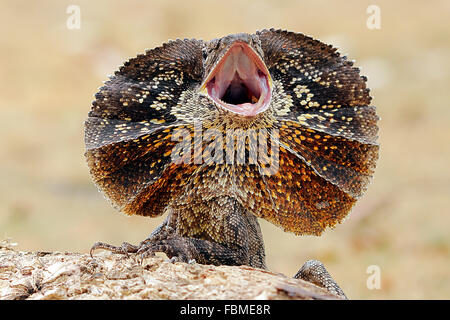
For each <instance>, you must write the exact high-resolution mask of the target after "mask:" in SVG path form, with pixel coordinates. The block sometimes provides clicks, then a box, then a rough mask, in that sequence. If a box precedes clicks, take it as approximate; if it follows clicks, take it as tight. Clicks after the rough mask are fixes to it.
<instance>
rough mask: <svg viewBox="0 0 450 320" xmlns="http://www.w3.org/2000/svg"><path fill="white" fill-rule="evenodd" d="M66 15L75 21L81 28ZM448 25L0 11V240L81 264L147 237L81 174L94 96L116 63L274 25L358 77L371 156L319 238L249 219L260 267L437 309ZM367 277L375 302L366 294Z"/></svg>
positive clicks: (434, 12)
mask: <svg viewBox="0 0 450 320" xmlns="http://www.w3.org/2000/svg"><path fill="white" fill-rule="evenodd" d="M70 5H76V6H78V8H79V9H80V14H81V15H80V18H81V19H80V22H81V24H80V28H79V29H76V23H75V25H74V24H73V21H72V20H70V19H71V16H72V14H73V12H72V11H70V10H69V11H70V13H67V10H68V7H69V6H70ZM370 5H376V6H377V7H378V8H379V9H380V11H379V13H380V15H379V17H380V18H381V20H380V21H378V22H380V25H379V26H380V29H373V28H372V29H371V28H368V20H369V26H376V24H377V21H374V20H373V19H374V17H373V14H374V11H370V10H369V13H368V12H367V10H368V7H369V6H370ZM371 17H372V18H371ZM375 18H376V17H375ZM68 19H69V21H68ZM371 19H372V20H371ZM448 21H450V2H449V1H445V0H443V1H434V2H433V4H432V5H426V4H425V2H421V1H417V2H412V1H395V2H394V1H375V0H374V1H361V0H359V1H345V2H344V1H339V2H337V1H317V0H314V1H288V0H279V1H261V0H257V1H240V0H227V1H212V0H208V1H167V0H161V1H145V2H144V1H137V0H135V1H111V0H97V1H95V2H94V1H75V0H72V1H63V0H58V1H23V0H21V1H18V0H14V1H5V0H2V1H1V2H0V30H1V32H2V35H1V37H0V61H1V68H0V69H1V70H0V123H1V125H0V239H4V238H7V237H10V238H12V239H13V241H15V242H17V243H18V249H19V250H24V251H63V252H64V251H75V252H88V251H89V248H90V247H91V245H92V244H93V243H94V242H96V241H104V242H108V243H112V244H117V245H120V243H121V242H122V241H128V242H131V243H138V242H139V241H141V240H143V239H144V238H146V237H147V235H148V234H149V233H150V232H151V231H152V230H153V228H155V227H156V226H157V225H158V224H159V223H160V222H161V221H162V218H158V219H149V218H144V217H126V216H124V215H122V214H119V213H117V212H116V211H115V210H114V209H113V208H112V207H111V206H110V205H109V204H108V203H107V201H106V200H105V199H104V198H103V196H102V195H101V194H100V193H99V192H98V191H97V189H96V187H95V186H94V184H93V183H92V182H91V178H90V176H89V172H88V168H87V165H86V163H85V160H84V156H83V153H84V140H83V139H84V132H83V122H84V120H85V118H86V116H87V113H88V111H89V109H90V107H91V102H92V100H93V96H94V94H95V93H96V91H97V89H98V88H99V87H100V86H101V85H102V81H104V80H106V79H107V75H109V74H112V73H113V72H114V70H116V69H117V68H118V66H119V65H121V64H122V63H123V62H124V61H125V60H126V59H128V58H130V57H134V56H136V55H137V54H138V53H142V52H144V50H145V49H147V48H153V47H155V46H158V45H160V44H162V43H163V42H165V41H167V40H168V39H176V38H201V39H204V40H210V39H212V38H216V37H222V36H224V35H227V34H230V33H237V32H249V33H253V32H255V31H256V30H259V29H263V28H270V27H275V28H282V29H288V30H292V31H296V32H302V33H305V34H307V35H310V36H313V37H314V38H317V39H320V40H322V41H324V42H327V43H330V44H333V45H335V46H338V47H339V48H340V49H339V50H340V52H341V53H347V54H348V56H349V57H350V58H351V59H355V60H356V65H357V66H360V67H362V74H364V75H366V76H368V78H369V80H368V85H369V87H370V88H371V93H372V96H373V98H374V99H373V104H374V105H376V106H377V108H378V114H379V115H380V116H381V121H380V122H379V126H380V139H379V142H380V145H381V151H380V159H379V161H378V167H377V170H376V173H375V178H374V181H373V183H372V184H371V185H370V187H369V190H368V192H367V193H366V195H365V196H364V197H363V198H362V199H361V200H360V201H359V202H358V203H357V205H356V207H355V208H354V210H353V212H352V214H351V216H350V218H349V219H347V220H346V221H345V222H344V223H343V224H341V225H338V226H337V227H336V228H335V229H333V230H328V231H327V232H325V233H324V235H323V236H322V237H297V236H294V235H292V234H287V233H284V232H283V231H282V230H281V229H278V228H276V227H274V226H272V225H270V224H269V223H266V222H264V221H262V222H261V223H262V228H263V233H264V240H265V243H266V253H267V260H268V265H269V267H270V269H271V270H272V271H275V272H281V273H283V274H286V275H294V274H295V273H296V272H297V270H298V268H300V266H301V265H302V264H303V263H304V262H305V261H306V260H308V259H319V260H321V261H322V262H323V263H324V264H325V266H326V267H327V268H328V270H329V271H330V273H331V274H332V275H333V277H334V278H335V279H336V281H337V282H338V283H339V284H340V285H341V286H342V288H343V289H344V291H345V292H346V294H347V295H348V296H349V298H353V299H403V298H405V299H417V298H423V299H442V298H445V299H449V298H450V272H449V270H450V269H449V265H450V232H449V226H450V215H449V213H450V212H449V208H450V199H449V195H450V169H449V163H450V143H449V142H450V141H449V138H450V125H449V120H450V117H449V116H450V106H449V101H450V91H449V85H450V45H449V44H450V41H449V39H450V28H449V26H448ZM68 23H69V25H68ZM374 23H375V24H374ZM68 26H69V27H70V26H72V27H73V26H75V29H71V28H69V27H68ZM372 265H375V266H377V267H379V270H380V272H381V288H380V289H372V290H370V289H369V288H368V286H367V283H366V282H367V279H368V277H369V276H370V274H368V273H367V270H368V268H369V270H371V269H370V266H372Z"/></svg>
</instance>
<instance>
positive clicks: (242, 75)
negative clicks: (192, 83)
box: [202, 42, 272, 116]
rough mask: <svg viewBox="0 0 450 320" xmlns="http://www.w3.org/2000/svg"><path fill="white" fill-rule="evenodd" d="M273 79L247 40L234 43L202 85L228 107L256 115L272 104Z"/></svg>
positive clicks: (231, 109) (224, 106) (210, 95)
mask: <svg viewBox="0 0 450 320" xmlns="http://www.w3.org/2000/svg"><path fill="white" fill-rule="evenodd" d="M271 85H272V81H271V78H270V75H269V71H268V70H267V68H266V65H265V64H264V62H263V61H262V60H261V58H260V57H259V55H258V54H256V53H255V52H254V51H253V49H252V48H251V47H250V46H249V45H247V44H246V43H245V42H235V43H234V44H233V45H231V47H230V48H229V49H228V51H227V52H226V53H225V55H224V56H223V57H222V59H221V60H220V61H219V62H218V63H217V65H216V66H215V67H214V69H213V70H212V71H211V72H210V74H209V76H208V77H207V79H206V81H205V82H204V84H203V86H202V88H203V89H204V90H206V91H207V94H208V96H209V97H210V98H211V99H213V100H214V101H215V102H216V103H217V104H219V105H220V106H221V107H223V108H224V109H226V110H229V111H231V112H234V113H237V114H240V115H243V116H254V115H257V114H258V113H260V112H263V111H265V110H266V109H267V108H268V107H269V103H270V98H271Z"/></svg>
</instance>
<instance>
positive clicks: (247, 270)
mask: <svg viewBox="0 0 450 320" xmlns="http://www.w3.org/2000/svg"><path fill="white" fill-rule="evenodd" d="M335 298H336V297H335V296H333V295H331V294H329V293H328V292H327V291H325V290H324V289H322V288H319V287H317V286H315V285H313V284H310V283H308V282H305V281H302V280H298V279H293V278H289V277H286V276H284V275H281V274H276V273H272V272H268V271H265V270H260V269H254V268H251V267H247V266H239V267H230V266H212V265H201V264H197V263H192V264H187V263H178V262H177V263H172V262H170V261H169V260H167V259H165V258H163V257H160V256H155V257H151V258H147V259H145V260H144V261H143V262H142V263H140V262H139V259H137V257H136V256H133V255H130V256H129V257H125V256H122V255H117V254H112V253H110V252H101V251H99V252H96V253H95V255H94V258H91V257H90V256H89V255H88V254H80V253H68V252H66V253H61V252H23V251H16V250H14V249H13V247H12V244H11V242H9V241H2V242H0V300H5V299H335Z"/></svg>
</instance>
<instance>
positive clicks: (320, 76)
mask: <svg viewBox="0 0 450 320" xmlns="http://www.w3.org/2000/svg"><path fill="white" fill-rule="evenodd" d="M236 41H240V42H243V43H246V44H247V45H248V46H250V47H251V48H252V49H253V50H254V52H255V53H256V54H257V55H258V56H259V57H260V59H261V60H262V61H263V63H264V64H265V67H266V68H267V70H268V72H269V73H270V79H271V85H272V87H271V100H270V104H269V107H268V108H267V110H264V111H262V112H260V113H258V114H256V115H252V116H241V115H239V114H236V113H233V112H229V111H228V110H226V109H224V108H222V107H220V105H218V104H217V103H216V102H214V101H213V100H212V99H211V97H210V96H208V94H205V90H204V86H203V85H205V83H206V82H207V77H208V75H209V74H210V72H212V70H215V69H214V68H215V67H216V66H217V64H218V62H219V61H220V60H221V58H222V57H223V56H224V55H225V53H226V52H227V49H228V48H230V46H231V45H232V44H233V43H235V42H236ZM208 81H209V80H208ZM365 81H366V79H365V77H363V76H360V75H359V70H358V69H357V68H354V67H353V66H352V62H350V61H348V60H347V59H346V57H342V56H340V55H339V54H338V53H337V52H336V49H334V48H332V47H331V46H329V45H326V44H323V43H321V42H320V41H317V40H314V39H312V38H309V37H307V36H304V35H303V34H299V33H292V32H287V31H281V30H272V29H271V30H262V31H259V32H257V33H256V34H252V35H249V34H237V35H230V36H227V37H224V38H221V39H215V40H212V41H210V42H204V41H201V40H194V39H192V40H188V39H185V40H176V41H172V42H169V43H166V44H164V45H163V46H161V47H158V48H155V49H152V50H149V51H147V52H146V53H145V54H143V55H138V56H137V57H136V58H133V59H131V60H129V61H128V62H126V63H125V64H124V66H122V67H121V68H120V70H119V71H117V72H116V73H115V74H114V76H112V77H111V79H110V80H109V81H107V82H106V83H105V86H103V87H102V88H100V91H99V92H98V93H97V94H96V96H95V98H96V100H95V101H94V102H93V107H92V110H91V111H90V113H89V117H88V119H87V120H86V123H85V127H86V130H85V131H86V136H85V141H86V149H87V150H86V158H87V162H88V165H89V168H90V171H91V174H92V176H93V179H94V182H95V183H96V185H97V186H98V187H99V189H100V190H101V191H102V192H103V193H104V194H105V195H106V197H107V198H108V199H109V200H110V202H111V203H112V204H113V205H114V206H115V207H116V208H117V209H119V210H120V211H122V212H124V213H125V214H128V215H133V214H137V215H143V216H150V217H155V216H159V215H162V214H167V219H166V220H165V222H164V223H163V224H162V225H161V226H160V227H159V228H158V229H157V230H155V232H153V233H152V234H151V235H150V236H149V238H148V239H146V240H144V241H142V242H141V244H140V245H138V246H134V245H130V244H127V243H124V244H123V245H122V246H121V247H114V246H111V245H108V244H105V243H96V244H95V245H94V246H93V248H92V250H95V249H99V248H103V249H108V250H111V251H114V252H117V253H124V254H125V253H138V254H140V255H141V256H142V257H145V256H147V255H150V254H153V253H154V252H156V251H161V252H165V253H166V254H167V255H168V256H169V257H170V258H174V259H177V260H179V261H185V262H189V261H192V260H195V261H196V262H198V263H205V264H208V263H211V264H215V265H221V264H225V265H242V264H245V265H250V266H253V267H257V268H266V264H265V253H264V244H263V240H262V235H261V230H260V228H259V224H258V222H257V217H259V218H264V219H266V220H268V221H270V222H272V223H273V224H275V225H277V226H280V227H281V228H283V229H284V230H285V231H289V232H293V233H295V234H298V235H301V234H313V235H320V234H321V233H322V232H323V231H324V230H325V229H326V228H327V227H331V228H332V227H334V226H335V225H336V224H337V223H340V222H341V221H342V220H343V219H344V218H345V217H346V216H347V214H348V212H349V211H350V209H351V208H352V207H353V205H354V204H355V202H356V200H357V199H358V198H359V197H360V196H361V195H362V194H363V193H364V191H365V189H366V188H367V185H368V183H369V182H370V179H371V177H372V174H373V171H374V169H375V163H376V160H377V158H378V144H377V142H376V139H377V132H378V128H377V120H378V117H377V115H376V113H375V107H373V106H370V101H371V98H370V96H369V90H368V89H367V88H366V85H365ZM199 123H200V125H201V129H202V131H201V133H202V134H200V135H198V134H197V133H196V131H195V129H196V128H198V126H199ZM177 130H178V131H177ZM180 130H181V131H180ZM183 130H184V131H183ZM208 130H210V131H208ZM211 130H212V131H211ZM236 130H244V132H245V133H248V132H252V130H254V131H255V132H260V131H261V130H265V132H267V134H268V137H270V138H273V140H271V142H270V145H271V147H272V146H274V145H275V144H276V141H277V139H276V137H279V138H278V139H279V154H276V155H277V156H278V157H277V159H279V161H277V168H276V169H277V170H275V171H271V170H270V168H269V166H268V165H267V164H266V165H264V164H261V163H260V162H257V163H249V162H246V163H239V162H238V161H233V162H232V163H229V162H228V161H222V162H219V161H212V162H207V161H202V160H204V159H205V158H202V154H203V155H205V154H206V155H208V154H210V155H212V152H211V149H210V147H211V146H210V145H209V143H210V142H211V141H213V138H214V137H213V136H211V135H210V136H208V132H216V133H217V132H218V133H222V134H223V137H224V138H223V140H224V144H225V136H226V133H228V132H230V131H231V132H234V133H236V132H237V131H236ZM177 132H178V133H179V132H185V133H186V132H187V133H188V135H187V138H188V141H189V142H191V143H192V145H193V146H194V153H192V154H191V153H190V151H191V150H190V149H188V151H185V150H184V149H183V150H182V151H181V152H180V153H179V155H180V156H181V158H182V159H183V161H181V162H176V161H173V153H174V152H175V151H174V150H178V152H179V151H180V150H179V149H176V148H175V149H174V147H175V146H177V145H178V144H179V141H180V137H179V136H178V135H177V134H178V133H177ZM185 137H186V135H185ZM255 137H256V136H252V135H251V134H249V136H248V139H249V141H250V142H251V141H252V139H253V140H254V139H256V138H255ZM240 138H242V137H240V136H239V135H238V138H237V140H239V139H240ZM244 142H245V138H244ZM250 145H251V143H248V144H245V143H244V144H242V145H240V146H239V144H237V145H236V148H237V153H239V151H244V152H245V155H246V156H247V158H248V155H249V154H251V152H252V150H251V147H250ZM196 146H197V149H196V148H195V147H196ZM222 147H223V146H222ZM242 148H244V149H245V150H243V149H242ZM214 150H215V152H214V155H216V156H217V155H218V154H217V150H218V149H214ZM275 150H276V148H275V149H274V148H270V152H269V153H268V155H267V156H268V157H269V158H270V157H271V156H273V155H275ZM226 151H227V150H225V148H224V151H223V154H224V156H225V154H226ZM199 155H200V157H199ZM233 156H234V155H233ZM198 159H200V161H196V160H198ZM274 159H275V158H274ZM216 160H217V159H216ZM322 268H323V265H321V264H320V263H319V262H308V263H307V264H305V266H304V267H302V269H300V271H299V273H298V274H297V275H296V277H300V278H304V279H308V281H311V282H314V283H316V284H319V285H322V286H325V287H327V288H328V289H329V290H330V291H332V292H335V293H337V294H338V295H341V296H343V297H345V295H343V292H342V291H341V290H340V289H339V287H338V286H337V285H336V284H335V283H334V281H332V279H331V277H329V275H328V273H327V272H326V270H325V269H324V268H323V270H325V272H323V270H322ZM315 274H316V275H318V276H316V277H315V276H314V275H315ZM314 279H316V280H317V281H316V280H314ZM330 288H334V289H330ZM338 289H339V290H338ZM341 293H342V294H341Z"/></svg>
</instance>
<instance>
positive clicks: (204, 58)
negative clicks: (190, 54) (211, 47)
mask: <svg viewBox="0 0 450 320" xmlns="http://www.w3.org/2000/svg"><path fill="white" fill-rule="evenodd" d="M202 57H203V60H206V58H207V57H208V52H207V51H206V48H203V49H202Z"/></svg>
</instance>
